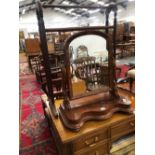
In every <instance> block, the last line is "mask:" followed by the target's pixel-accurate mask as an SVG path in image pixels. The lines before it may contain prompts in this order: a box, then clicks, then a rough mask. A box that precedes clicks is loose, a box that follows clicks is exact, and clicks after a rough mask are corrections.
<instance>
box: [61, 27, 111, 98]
mask: <svg viewBox="0 0 155 155" xmlns="http://www.w3.org/2000/svg"><path fill="white" fill-rule="evenodd" d="M85 35H96V36H99V37H102V38H103V39H105V40H106V49H107V51H108V73H109V74H108V75H109V78H108V79H109V82H108V83H109V87H110V89H111V90H112V89H113V85H112V83H113V77H112V75H111V74H110V70H111V71H112V70H113V68H112V67H111V66H113V65H111V63H113V61H112V60H113V57H112V56H113V54H112V48H111V47H110V44H111V43H110V40H109V37H108V35H107V34H106V33H104V32H102V31H100V30H87V29H86V30H84V31H80V32H76V33H74V34H73V35H71V36H70V37H69V38H67V40H66V41H65V44H64V53H65V69H66V77H65V83H66V84H67V85H68V88H69V99H75V98H80V96H77V97H74V96H73V91H72V83H71V78H72V75H71V69H70V68H71V67H70V66H71V62H70V52H69V45H70V43H71V42H72V41H73V40H74V39H76V38H78V37H81V36H85ZM113 72H114V71H113ZM66 87H67V86H65V89H64V90H66ZM99 92H100V91H99ZM65 94H67V93H65ZM90 94H91V95H93V94H96V92H91V93H90ZM82 96H89V93H88V94H86V95H81V97H82Z"/></svg>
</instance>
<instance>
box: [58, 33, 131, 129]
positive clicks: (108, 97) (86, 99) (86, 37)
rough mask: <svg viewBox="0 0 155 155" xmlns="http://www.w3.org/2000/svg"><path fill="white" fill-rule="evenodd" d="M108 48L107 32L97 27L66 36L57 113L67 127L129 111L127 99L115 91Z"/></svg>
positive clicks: (79, 125) (112, 59)
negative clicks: (61, 90) (61, 93)
mask: <svg viewBox="0 0 155 155" xmlns="http://www.w3.org/2000/svg"><path fill="white" fill-rule="evenodd" d="M111 51H112V48H111V47H110V41H109V39H108V36H107V35H106V34H105V33H103V32H101V31H99V30H98V31H96V30H91V31H88V30H87V31H81V32H76V33H74V34H73V35H72V36H70V37H69V38H68V39H67V40H66V42H65V45H64V52H65V67H64V73H63V75H64V90H63V91H64V101H63V103H62V104H61V106H60V108H59V116H60V119H61V120H62V122H63V124H64V125H65V126H66V127H67V128H69V129H72V130H75V131H78V130H80V128H81V127H82V126H83V125H84V123H85V122H86V121H89V120H102V119H107V118H109V117H111V116H112V115H113V113H115V112H117V111H123V112H128V113H130V112H131V109H130V103H128V104H127V103H126V101H125V100H124V99H123V98H122V97H120V96H119V95H118V94H117V89H116V87H115V82H114V78H115V77H114V76H113V75H114V64H113V63H114V58H113V55H112V52H111ZM67 90H68V92H67Z"/></svg>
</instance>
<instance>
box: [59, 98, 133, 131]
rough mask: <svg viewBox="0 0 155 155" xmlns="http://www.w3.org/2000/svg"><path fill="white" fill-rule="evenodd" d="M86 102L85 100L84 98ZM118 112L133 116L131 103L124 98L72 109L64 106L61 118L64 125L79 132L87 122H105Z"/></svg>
mask: <svg viewBox="0 0 155 155" xmlns="http://www.w3.org/2000/svg"><path fill="white" fill-rule="evenodd" d="M83 100H84V98H83ZM116 112H124V113H127V114H132V113H133V109H132V108H131V102H130V101H129V100H127V99H125V98H123V97H119V98H110V99H108V100H106V101H103V102H98V103H95V104H90V105H89V106H88V105H87V106H86V105H84V106H79V107H75V108H72V109H69V108H66V106H65V104H62V105H61V106H60V108H59V116H60V119H61V121H62V123H63V125H64V126H65V127H66V128H68V129H70V130H73V131H79V130H80V128H81V127H82V126H83V125H84V124H85V122H87V121H90V120H105V119H108V118H110V117H112V115H113V114H114V113H116Z"/></svg>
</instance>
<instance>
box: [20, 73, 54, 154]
mask: <svg viewBox="0 0 155 155" xmlns="http://www.w3.org/2000/svg"><path fill="white" fill-rule="evenodd" d="M41 94H43V92H42V91H41V89H40V86H39V85H38V84H37V83H36V80H35V77H34V76H33V75H25V76H24V78H23V76H22V77H21V78H20V155H55V154H56V148H55V144H54V142H53V140H52V138H51V135H50V132H49V129H48V124H47V122H46V120H45V117H44V113H43V109H42V104H41V99H40V96H41Z"/></svg>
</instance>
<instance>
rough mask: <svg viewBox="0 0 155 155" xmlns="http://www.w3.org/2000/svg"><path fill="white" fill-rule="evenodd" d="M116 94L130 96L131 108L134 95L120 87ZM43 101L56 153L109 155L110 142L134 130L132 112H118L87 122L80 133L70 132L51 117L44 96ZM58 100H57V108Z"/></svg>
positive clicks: (59, 102) (58, 119)
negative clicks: (108, 116) (103, 118)
mask: <svg viewBox="0 0 155 155" xmlns="http://www.w3.org/2000/svg"><path fill="white" fill-rule="evenodd" d="M119 93H120V94H121V95H123V96H125V97H129V99H130V101H131V102H132V108H134V96H132V95H131V93H129V92H126V91H123V90H119ZM42 101H43V109H44V113H45V116H46V118H47V120H48V124H49V127H50V131H51V134H52V136H53V137H54V140H55V143H56V147H57V153H58V155H110V149H111V147H112V143H113V142H115V141H116V140H118V139H119V138H123V137H124V136H125V135H128V134H130V133H134V131H135V116H134V114H130V115H124V114H122V113H117V114H114V115H113V117H111V118H109V119H107V120H104V121H98V122H96V121H89V122H87V123H86V124H85V126H83V127H82V128H81V129H80V131H79V132H73V131H70V130H68V129H66V128H65V127H64V126H63V124H62V122H61V120H60V118H55V117H54V115H53V114H52V111H51V108H50V106H49V102H48V100H47V96H46V95H43V96H42ZM61 102H62V100H58V101H56V106H57V108H58V107H59V106H60V104H61Z"/></svg>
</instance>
